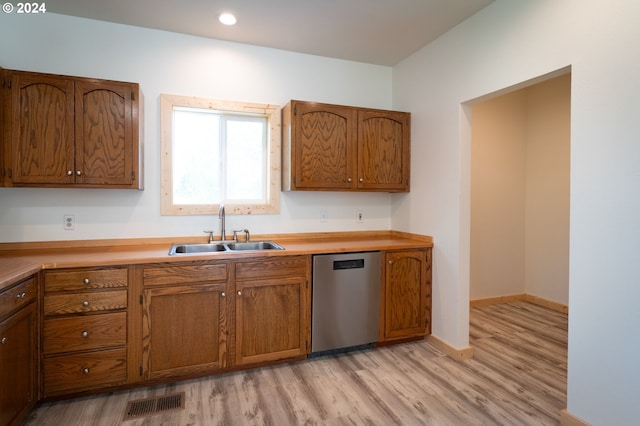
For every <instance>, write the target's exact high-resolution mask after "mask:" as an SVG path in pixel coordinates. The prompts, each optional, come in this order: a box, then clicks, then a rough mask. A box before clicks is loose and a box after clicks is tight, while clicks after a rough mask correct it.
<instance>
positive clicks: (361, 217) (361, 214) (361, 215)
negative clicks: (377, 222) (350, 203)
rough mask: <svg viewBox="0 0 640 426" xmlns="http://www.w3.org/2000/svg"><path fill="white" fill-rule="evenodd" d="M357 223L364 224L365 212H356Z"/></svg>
mask: <svg viewBox="0 0 640 426" xmlns="http://www.w3.org/2000/svg"><path fill="white" fill-rule="evenodd" d="M356 222H358V223H363V222H364V212H363V211H362V210H357V211H356Z"/></svg>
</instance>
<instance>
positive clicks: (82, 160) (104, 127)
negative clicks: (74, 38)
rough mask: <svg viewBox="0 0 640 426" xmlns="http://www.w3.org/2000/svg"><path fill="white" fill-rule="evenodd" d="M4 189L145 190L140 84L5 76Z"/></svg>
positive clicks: (24, 74) (29, 74) (12, 73)
mask: <svg viewBox="0 0 640 426" xmlns="http://www.w3.org/2000/svg"><path fill="white" fill-rule="evenodd" d="M2 90H3V92H4V96H3V97H4V107H5V114H4V124H5V126H3V127H5V128H6V129H5V131H4V132H5V138H4V145H5V147H4V153H5V157H4V163H3V164H4V166H3V171H4V173H3V176H4V184H5V186H32V187H84V188H132V189H142V186H143V185H142V157H141V151H142V150H141V143H142V137H141V135H140V130H141V128H142V126H141V123H140V117H141V114H140V112H141V111H140V105H141V98H142V94H141V92H140V87H139V85H138V84H136V83H124V82H117V81H108V80H98V79H89V78H80V77H69V76H59V75H52V74H40V73H32V72H24V71H11V70H5V75H4V78H3V87H2Z"/></svg>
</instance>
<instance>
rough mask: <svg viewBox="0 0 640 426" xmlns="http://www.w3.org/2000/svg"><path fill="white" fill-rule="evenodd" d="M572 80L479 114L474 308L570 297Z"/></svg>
mask: <svg viewBox="0 0 640 426" xmlns="http://www.w3.org/2000/svg"><path fill="white" fill-rule="evenodd" d="M570 101H571V77H570V75H569V74H567V75H563V76H561V77H557V78H554V79H551V80H549V81H545V82H543V83H539V84H536V85H533V86H530V87H528V88H525V89H521V90H518V91H515V92H512V93H509V94H506V95H502V96H497V97H495V98H493V99H490V100H487V101H484V102H480V103H478V104H475V105H474V106H473V113H472V142H471V256H470V260H471V266H470V273H471V277H470V289H469V295H470V299H471V300H475V299H483V298H489V297H498V296H506V295H512V294H523V293H526V294H530V295H533V296H537V297H541V298H544V299H547V300H551V301H554V302H557V303H560V304H563V305H566V304H567V303H568V295H569V291H568V290H569V245H568V244H569V166H570V164H569V144H570V134H569V126H570V118H571V117H570V109H571V105H570Z"/></svg>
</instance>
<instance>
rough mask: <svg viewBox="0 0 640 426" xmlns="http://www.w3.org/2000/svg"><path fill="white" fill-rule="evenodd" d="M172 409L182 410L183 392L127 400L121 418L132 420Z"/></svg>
mask: <svg viewBox="0 0 640 426" xmlns="http://www.w3.org/2000/svg"><path fill="white" fill-rule="evenodd" d="M174 410H184V392H180V393H174V394H171V395H164V396H156V397H153V398H146V399H137V400H135V401H129V403H128V404H127V409H126V410H125V412H124V419H123V420H124V421H126V420H133V419H138V418H140V417H145V416H152V415H154V414H161V413H166V412H167V411H174Z"/></svg>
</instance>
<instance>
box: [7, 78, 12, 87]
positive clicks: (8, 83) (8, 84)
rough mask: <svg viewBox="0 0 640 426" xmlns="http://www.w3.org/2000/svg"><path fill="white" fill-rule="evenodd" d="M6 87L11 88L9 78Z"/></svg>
mask: <svg viewBox="0 0 640 426" xmlns="http://www.w3.org/2000/svg"><path fill="white" fill-rule="evenodd" d="M7 87H8V88H9V89H11V79H9V80H7Z"/></svg>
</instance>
